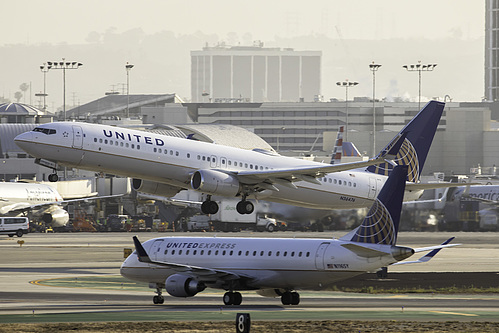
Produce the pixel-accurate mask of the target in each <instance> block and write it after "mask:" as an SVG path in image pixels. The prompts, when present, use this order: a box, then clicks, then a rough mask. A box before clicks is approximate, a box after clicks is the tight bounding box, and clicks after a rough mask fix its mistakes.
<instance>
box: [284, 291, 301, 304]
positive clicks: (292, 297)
mask: <svg viewBox="0 0 499 333" xmlns="http://www.w3.org/2000/svg"><path fill="white" fill-rule="evenodd" d="M281 303H282V305H298V304H300V294H298V293H297V292H296V291H293V292H291V291H286V292H284V293H283V294H282V295H281Z"/></svg>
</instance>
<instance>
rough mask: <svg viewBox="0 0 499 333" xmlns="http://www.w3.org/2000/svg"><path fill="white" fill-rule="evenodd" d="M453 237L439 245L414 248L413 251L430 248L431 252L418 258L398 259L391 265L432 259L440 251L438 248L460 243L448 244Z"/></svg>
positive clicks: (417, 262) (416, 262)
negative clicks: (409, 259)
mask: <svg viewBox="0 0 499 333" xmlns="http://www.w3.org/2000/svg"><path fill="white" fill-rule="evenodd" d="M454 238H455V237H451V238H449V239H448V240H446V241H445V242H443V243H442V244H440V245H436V246H429V247H421V248H416V249H414V252H423V251H429V250H431V252H429V253H427V254H426V255H424V256H422V257H421V258H419V259H418V260H413V261H399V262H396V263H393V264H392V265H404V264H420V263H423V262H428V261H430V260H431V259H433V257H435V256H436V255H437V253H438V252H440V250H442V249H443V248H446V247H452V246H458V245H461V244H449V243H450V242H452V240H454Z"/></svg>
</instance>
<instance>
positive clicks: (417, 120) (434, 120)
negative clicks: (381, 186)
mask: <svg viewBox="0 0 499 333" xmlns="http://www.w3.org/2000/svg"><path fill="white" fill-rule="evenodd" d="M444 106H445V103H442V102H437V101H430V102H428V103H427V104H426V105H425V107H424V108H423V109H421V111H419V113H418V114H417V115H416V116H415V117H414V118H412V120H411V121H410V122H409V123H408V124H407V125H405V127H404V128H403V129H402V130H401V131H400V132H399V133H398V134H397V135H396V136H395V138H394V139H392V141H391V142H390V143H389V144H388V145H387V146H386V147H385V148H384V149H383V150H382V151H385V150H386V149H387V147H390V146H391V145H393V142H394V141H396V140H397V138H399V136H400V135H401V134H403V133H406V134H407V136H406V138H405V140H404V143H403V144H402V147H401V148H400V151H399V153H398V154H397V156H396V158H395V160H394V162H395V163H396V164H398V165H407V166H409V171H408V175H407V180H408V181H410V182H418V181H419V179H420V176H421V171H422V170H423V166H424V163H425V161H426V157H427V156H428V151H429V150H430V146H431V143H432V141H433V137H434V136H435V132H436V130H437V126H438V123H439V122H440V117H441V116H442V113H443V110H444ZM392 169H393V166H392V165H391V164H390V163H382V164H379V165H372V166H370V167H368V168H367V171H369V172H372V173H377V174H381V175H385V176H387V175H389V174H390V172H391V171H392Z"/></svg>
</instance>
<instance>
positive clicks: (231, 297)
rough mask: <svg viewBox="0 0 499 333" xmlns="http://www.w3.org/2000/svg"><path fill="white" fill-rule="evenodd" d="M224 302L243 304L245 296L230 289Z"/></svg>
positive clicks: (225, 295) (227, 303) (226, 303)
mask: <svg viewBox="0 0 499 333" xmlns="http://www.w3.org/2000/svg"><path fill="white" fill-rule="evenodd" d="M223 300H224V304H225V305H241V302H242V301H243V296H242V295H241V293H238V292H237V291H236V292H232V291H228V292H226V293H225V294H224V298H223Z"/></svg>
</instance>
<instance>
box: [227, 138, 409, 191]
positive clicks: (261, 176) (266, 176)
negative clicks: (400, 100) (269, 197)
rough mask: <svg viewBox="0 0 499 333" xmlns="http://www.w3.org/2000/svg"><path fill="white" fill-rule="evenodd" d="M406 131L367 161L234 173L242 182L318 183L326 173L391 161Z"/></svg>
mask: <svg viewBox="0 0 499 333" xmlns="http://www.w3.org/2000/svg"><path fill="white" fill-rule="evenodd" d="M406 135H407V133H403V134H401V135H399V138H398V139H397V140H396V141H395V142H394V144H393V145H392V146H390V147H387V149H385V150H383V151H382V152H381V153H380V154H378V155H377V156H376V157H374V158H371V159H369V160H367V161H360V162H350V163H341V164H328V165H325V166H313V167H310V166H306V167H302V168H299V167H298V168H296V167H295V168H290V169H278V170H262V171H257V170H255V171H241V172H237V173H234V174H235V175H236V176H237V177H238V179H239V180H240V181H241V182H242V183H246V184H254V183H260V182H265V181H267V182H269V183H270V184H272V183H276V184H280V185H284V186H288V187H296V186H295V185H294V184H293V182H295V181H306V182H309V183H314V184H318V185H320V184H321V183H320V182H319V181H318V180H317V178H319V177H323V176H324V175H326V174H328V173H334V172H340V171H346V170H352V169H358V168H365V167H368V166H371V165H376V164H380V163H384V162H388V163H392V162H391V160H392V159H393V158H395V156H396V155H397V153H398V151H399V149H400V147H401V146H402V143H403V142H404V139H405V137H406Z"/></svg>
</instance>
